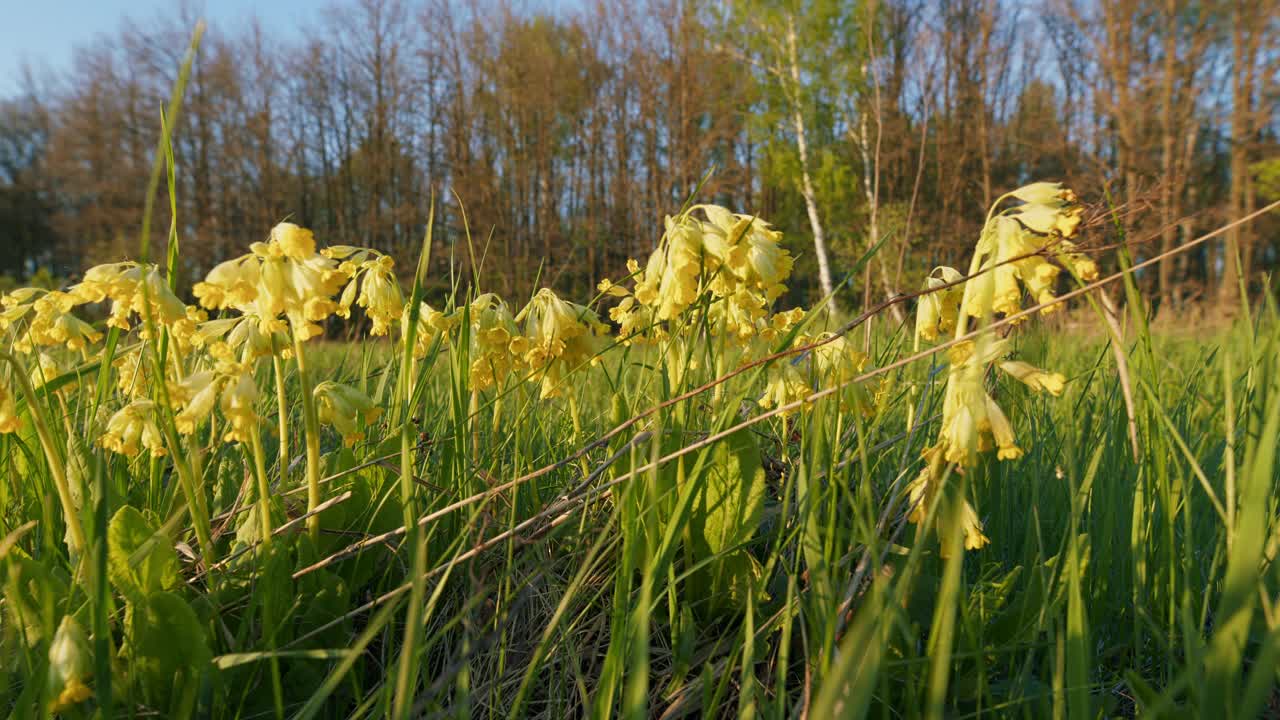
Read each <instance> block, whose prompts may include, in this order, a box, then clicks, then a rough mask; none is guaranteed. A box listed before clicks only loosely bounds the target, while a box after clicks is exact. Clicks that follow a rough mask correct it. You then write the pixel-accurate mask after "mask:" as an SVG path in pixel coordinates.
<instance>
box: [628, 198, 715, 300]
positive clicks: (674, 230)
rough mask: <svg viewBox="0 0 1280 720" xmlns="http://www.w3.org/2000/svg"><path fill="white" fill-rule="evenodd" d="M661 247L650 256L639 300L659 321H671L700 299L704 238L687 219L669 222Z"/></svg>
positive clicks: (638, 292) (670, 219)
mask: <svg viewBox="0 0 1280 720" xmlns="http://www.w3.org/2000/svg"><path fill="white" fill-rule="evenodd" d="M666 226H667V232H666V234H665V235H664V236H663V241H662V244H660V245H659V246H658V249H657V250H654V251H653V254H652V255H650V256H649V263H648V264H647V265H646V266H645V271H644V274H643V276H642V277H641V278H640V279H639V280H638V284H637V285H636V299H637V300H639V301H640V302H641V303H644V304H645V305H649V306H651V307H653V308H654V310H655V316H656V317H657V319H659V320H670V319H671V318H674V317H676V316H677V315H679V314H680V313H682V312H684V310H685V308H688V307H689V306H690V305H692V304H693V302H694V301H695V300H697V299H698V276H699V275H700V274H701V273H702V237H701V233H700V232H699V230H698V226H697V224H696V223H694V222H693V221H692V220H690V219H688V218H687V217H685V216H681V217H680V218H672V217H668V218H667V219H666Z"/></svg>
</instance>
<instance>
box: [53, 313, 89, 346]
mask: <svg viewBox="0 0 1280 720" xmlns="http://www.w3.org/2000/svg"><path fill="white" fill-rule="evenodd" d="M48 335H49V338H50V339H52V340H53V341H54V342H53V343H50V344H55V343H56V344H61V345H64V346H66V348H67V349H68V350H71V351H73V352H79V351H81V350H83V349H84V348H85V347H86V346H88V345H92V344H95V343H97V342H98V341H100V340H102V333H101V332H98V331H97V330H95V329H94V327H93V326H92V325H90V324H89V323H87V322H85V321H83V320H81V319H80V318H78V317H76V316H75V315H72V314H71V313H63V314H62V315H59V316H58V318H57V319H56V320H54V321H53V324H52V325H51V326H50V327H49V330H48Z"/></svg>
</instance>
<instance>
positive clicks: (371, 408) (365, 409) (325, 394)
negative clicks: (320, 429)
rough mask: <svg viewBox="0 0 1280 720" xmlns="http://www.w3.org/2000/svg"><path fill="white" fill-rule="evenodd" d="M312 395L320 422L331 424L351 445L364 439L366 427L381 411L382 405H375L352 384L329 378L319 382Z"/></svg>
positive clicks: (343, 439) (343, 440)
mask: <svg viewBox="0 0 1280 720" xmlns="http://www.w3.org/2000/svg"><path fill="white" fill-rule="evenodd" d="M312 394H313V395H314V396H315V399H316V412H317V414H318V415H319V417H320V422H323V423H329V424H330V425H332V426H333V427H334V429H335V430H337V431H338V434H340V435H342V442H343V444H344V445H347V446H348V447H350V446H351V445H354V444H355V443H356V441H358V440H362V439H364V430H363V428H364V426H365V425H368V424H369V423H372V422H373V421H374V420H377V419H378V416H379V415H381V414H382V408H380V407H378V406H376V405H374V404H373V400H371V399H369V396H368V395H365V394H364V393H363V392H360V391H359V390H357V389H355V388H353V387H351V386H350V385H343V384H341V383H336V382H333V381H332V380H326V381H325V382H322V383H320V384H319V385H316V389H315V391H314V392H313V393H312Z"/></svg>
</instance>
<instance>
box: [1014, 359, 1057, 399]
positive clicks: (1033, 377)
mask: <svg viewBox="0 0 1280 720" xmlns="http://www.w3.org/2000/svg"><path fill="white" fill-rule="evenodd" d="M1000 369H1001V370H1003V371H1005V372H1007V373H1009V374H1010V375H1012V376H1013V377H1015V378H1017V379H1018V380H1019V381H1021V382H1022V383H1023V384H1025V385H1026V386H1027V387H1029V388H1031V389H1032V390H1035V391H1036V392H1047V393H1049V394H1050V395H1052V396H1054V397H1058V396H1059V395H1061V394H1062V391H1063V389H1064V388H1065V387H1066V383H1067V379H1066V378H1065V377H1063V375H1062V373H1056V372H1055V373H1051V372H1045V371H1044V370H1041V369H1040V368H1038V367H1036V366H1034V365H1030V364H1028V363H1025V362H1021V361H1019V360H1006V361H1004V362H1001V363H1000Z"/></svg>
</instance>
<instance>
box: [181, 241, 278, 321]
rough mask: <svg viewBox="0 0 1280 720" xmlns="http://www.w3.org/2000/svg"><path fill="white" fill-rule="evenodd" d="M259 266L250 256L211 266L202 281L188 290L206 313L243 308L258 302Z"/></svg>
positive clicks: (251, 255) (255, 257)
mask: <svg viewBox="0 0 1280 720" xmlns="http://www.w3.org/2000/svg"><path fill="white" fill-rule="evenodd" d="M261 267H262V265H261V263H260V262H259V261H258V258H257V256H255V255H253V254H249V255H243V256H241V257H238V258H235V259H234V260H228V261H226V262H223V263H219V264H218V265H215V266H214V268H213V269H212V270H210V271H209V274H208V275H206V276H205V279H204V281H203V282H198V283H196V284H195V286H194V287H192V288H191V293H192V294H193V295H195V296H196V299H198V300H199V301H200V304H201V305H203V306H204V307H206V308H209V309H210V310H224V309H227V308H234V309H236V310H240V311H242V312H243V311H244V309H245V307H246V306H247V305H249V304H250V303H252V302H254V301H255V300H257V299H258V283H259V281H260V280H261V272H260V270H261Z"/></svg>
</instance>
